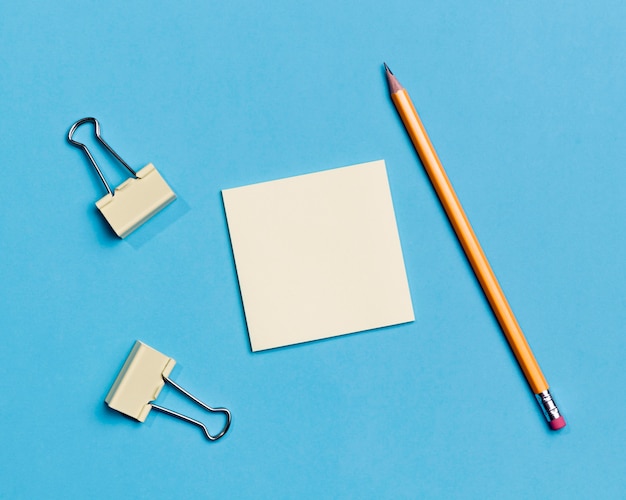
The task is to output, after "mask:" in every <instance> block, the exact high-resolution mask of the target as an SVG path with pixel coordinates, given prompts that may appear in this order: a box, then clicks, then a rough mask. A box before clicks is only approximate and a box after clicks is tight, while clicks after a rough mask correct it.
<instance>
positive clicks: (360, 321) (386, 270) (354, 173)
mask: <svg viewBox="0 0 626 500" xmlns="http://www.w3.org/2000/svg"><path fill="white" fill-rule="evenodd" d="M222 197H223V199H224V206H225V209H226V218H227V220H228V229H229V231H230V239H231V243H232V246H233V253H234V256H235V265H236V267H237V275H238V277H239V286H240V289H241V296H242V300H243V307H244V310H245V314H246V322H247V324H248V334H249V335H250V344H251V346H252V350H253V351H260V350H263V349H271V348H274V347H281V346H286V345H291V344H297V343H300V342H308V341H311V340H318V339H324V338H328V337H334V336H337V335H343V334H346V333H354V332H359V331H363V330H370V329H372V328H380V327H383V326H389V325H395V324H398V323H405V322H408V321H413V320H414V315H413V307H412V305H411V296H410V293H409V286H408V282H407V278H406V272H405V269H404V261H403V258H402V249H401V248H400V238H399V237H398V229H397V226H396V219H395V215H394V211H393V204H392V201H391V192H390V190H389V182H388V180H387V171H386V168H385V162H384V161H382V160H380V161H374V162H369V163H362V164H359V165H353V166H350V167H344V168H338V169H334V170H327V171H324V172H317V173H313V174H307V175H300V176H297V177H290V178H287V179H281V180H277V181H272V182H263V183H260V184H253V185H250V186H244V187H239V188H234V189H226V190H224V191H222Z"/></svg>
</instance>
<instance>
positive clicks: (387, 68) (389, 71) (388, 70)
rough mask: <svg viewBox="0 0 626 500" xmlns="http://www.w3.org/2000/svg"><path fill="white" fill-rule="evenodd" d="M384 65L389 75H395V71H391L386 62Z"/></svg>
mask: <svg viewBox="0 0 626 500" xmlns="http://www.w3.org/2000/svg"><path fill="white" fill-rule="evenodd" d="M383 64H384V65H385V71H387V72H388V73H391V74H392V75H393V71H391V70H390V69H389V66H387V63H386V62H384V63H383Z"/></svg>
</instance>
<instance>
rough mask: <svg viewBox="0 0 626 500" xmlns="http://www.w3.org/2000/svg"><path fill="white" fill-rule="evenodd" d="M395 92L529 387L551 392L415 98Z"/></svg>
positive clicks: (440, 197) (418, 147)
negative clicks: (429, 136)
mask: <svg viewBox="0 0 626 500" xmlns="http://www.w3.org/2000/svg"><path fill="white" fill-rule="evenodd" d="M393 90H394V89H392V94H391V99H392V100H393V103H394V104H395V106H396V108H397V110H398V113H399V114H400V117H401V119H402V121H403V123H404V126H405V127H406V129H407V131H408V133H409V136H410V138H411V141H412V142H413V145H414V146H415V149H416V150H417V153H418V155H419V157H420V159H421V160H422V163H423V164H424V168H425V170H426V172H427V173H428V177H430V180H431V182H432V184H433V186H434V188H435V191H436V192H437V195H438V196H439V199H440V200H441V204H442V205H443V208H444V210H445V211H446V214H447V215H448V218H449V219H450V222H451V223H452V227H453V228H454V231H455V232H456V235H457V237H458V239H459V241H460V242H461V246H462V247H463V250H464V251H465V254H466V255H467V258H468V260H469V262H470V264H471V266H472V269H473V270H474V273H475V274H476V277H477V278H478V281H479V282H480V285H481V287H482V289H483V291H484V292H485V295H486V296H487V300H488V301H489V304H490V305H491V308H492V309H493V312H494V314H495V315H496V318H497V319H498V322H499V323H500V326H501V328H502V331H503V332H504V335H505V336H506V338H507V340H508V342H509V344H510V346H511V349H512V350H513V353H514V355H515V357H516V358H517V361H518V363H519V365H520V367H521V368H522V371H523V372H524V375H525V376H526V380H528V384H529V385H530V387H531V389H532V391H533V392H534V393H535V394H539V393H540V392H543V391H546V390H548V383H547V382H546V379H545V377H544V376H543V373H542V372H541V369H540V368H539V365H538V364H537V360H536V359H535V356H534V355H533V353H532V351H531V350H530V347H529V345H528V342H527V341H526V338H525V337H524V334H523V333H522V329H521V328H520V326H519V324H518V323H517V320H516V319H515V316H514V315H513V311H511V307H510V306H509V303H508V301H507V300H506V297H505V296H504V293H503V292H502V289H501V288H500V284H499V283H498V280H497V279H496V276H495V275H494V273H493V271H492V269H491V266H490V265H489V262H488V261H487V257H485V254H484V252H483V250H482V248H481V246H480V243H479V242H478V239H477V238H476V235H475V234H474V230H473V229H472V226H471V225H470V223H469V221H468V219H467V216H466V215H465V212H464V211H463V207H462V206H461V203H460V202H459V200H458V198H457V196H456V193H455V192H454V189H453V188H452V185H451V184H450V180H449V179H448V176H447V175H446V172H445V171H444V169H443V166H442V165H441V162H440V161H439V158H438V156H437V153H436V152H435V149H434V148H433V145H432V144H431V142H430V139H429V138H428V135H427V134H426V130H425V129H424V126H423V125H422V122H421V120H420V118H419V116H418V114H417V111H416V110H415V107H414V106H413V103H412V102H411V98H410V97H409V95H408V93H407V92H406V90H404V89H400V90H397V91H395V92H393Z"/></svg>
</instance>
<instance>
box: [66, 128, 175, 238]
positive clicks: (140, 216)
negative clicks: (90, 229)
mask: <svg viewBox="0 0 626 500" xmlns="http://www.w3.org/2000/svg"><path fill="white" fill-rule="evenodd" d="M87 122H92V123H93V124H94V127H95V132H96V139H98V141H100V143H101V144H102V145H103V146H104V147H105V148H106V149H107V151H109V152H110V153H111V154H112V155H113V156H114V157H115V159H116V160H117V161H119V162H120V163H121V164H122V165H124V167H126V169H127V170H128V171H129V172H130V173H131V174H132V177H131V178H129V179H127V180H126V181H124V182H123V183H122V184H120V185H119V186H117V187H116V188H115V191H111V188H110V187H109V184H108V183H107V181H106V179H105V178H104V175H103V174H102V171H101V170H100V167H98V164H97V163H96V160H95V159H94V157H93V156H92V155H91V153H90V152H89V149H87V146H85V145H84V144H83V143H82V142H78V141H75V140H74V139H73V138H72V136H73V135H74V132H75V131H76V129H77V128H78V127H79V126H81V125H82V124H83V123H87ZM67 140H68V141H69V142H70V144H72V145H74V146H76V147H79V148H81V149H82V150H83V151H84V152H85V154H86V155H87V158H88V159H89V161H90V162H91V164H92V165H93V166H94V168H95V169H96V172H97V173H98V177H100V180H101V181H102V183H103V184H104V187H105V188H106V190H107V194H106V195H105V196H104V197H103V198H102V199H100V200H98V201H97V202H96V206H97V207H98V210H100V212H101V213H102V215H104V218H105V219H106V220H107V222H108V223H109V225H110V226H111V228H112V229H113V231H115V234H117V235H118V236H119V237H120V238H125V237H126V236H128V235H129V234H130V233H132V232H133V231H134V230H135V229H137V228H138V227H139V226H141V225H142V224H143V223H144V222H146V221H147V220H148V219H150V218H151V217H152V216H153V215H155V214H156V213H157V212H159V211H160V210H162V209H163V208H165V207H166V206H167V205H169V204H170V203H171V202H173V201H174V200H175V199H176V195H175V194H174V191H172V190H171V188H170V187H169V186H168V185H167V183H166V182H165V180H164V179H163V177H161V174H159V172H158V171H157V169H156V168H154V165H152V163H148V164H147V165H146V166H145V167H143V168H142V169H141V170H139V172H135V171H134V170H133V169H132V168H131V167H130V166H129V165H128V163H126V162H125V161H124V160H122V158H121V157H120V155H118V154H117V153H116V152H115V151H113V148H111V146H109V145H108V144H107V143H106V142H105V140H104V139H103V138H102V137H100V124H99V123H98V120H96V119H95V118H83V119H81V120H78V121H77V122H76V123H74V125H72V128H71V129H70V131H69V133H68V135H67Z"/></svg>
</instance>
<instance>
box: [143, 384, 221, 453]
mask: <svg viewBox="0 0 626 500" xmlns="http://www.w3.org/2000/svg"><path fill="white" fill-rule="evenodd" d="M163 380H165V382H167V383H168V384H170V385H171V386H172V387H174V389H176V390H178V391H179V392H180V393H181V394H184V395H185V396H187V397H188V398H189V399H191V400H192V401H193V402H194V403H197V404H198V405H200V406H202V408H204V409H205V410H207V411H210V412H213V413H223V414H224V415H226V424H225V425H224V427H223V428H222V430H221V431H220V432H219V433H218V434H215V435H212V434H211V433H210V432H209V429H207V426H206V425H204V424H203V423H202V422H200V421H199V420H195V419H193V418H191V417H188V416H187V415H183V414H182V413H178V412H176V411H174V410H170V409H169V408H164V407H162V406H159V405H155V404H154V403H151V406H152V409H153V410H157V411H160V412H161V413H165V414H166V415H170V416H171V417H176V418H179V419H180V420H184V421H185V422H189V423H190V424H194V425H197V426H198V427H200V428H201V429H202V431H203V432H204V435H205V436H206V438H207V439H208V440H209V441H217V440H218V439H219V438H221V437H222V436H223V435H224V434H226V432H227V431H228V429H229V428H230V422H231V420H232V416H231V414H230V410H228V409H227V408H211V407H210V406H209V405H207V404H206V403H203V402H202V401H200V400H199V399H198V398H196V397H195V396H194V395H193V394H191V393H189V392H188V391H186V390H185V389H183V388H182V387H181V386H180V385H178V384H177V383H176V382H174V381H173V380H172V379H170V378H169V377H166V376H163Z"/></svg>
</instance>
